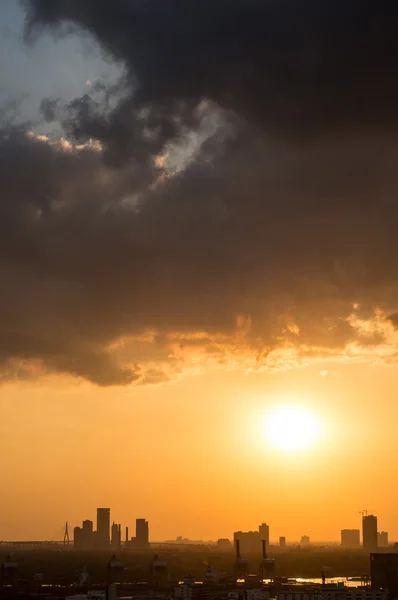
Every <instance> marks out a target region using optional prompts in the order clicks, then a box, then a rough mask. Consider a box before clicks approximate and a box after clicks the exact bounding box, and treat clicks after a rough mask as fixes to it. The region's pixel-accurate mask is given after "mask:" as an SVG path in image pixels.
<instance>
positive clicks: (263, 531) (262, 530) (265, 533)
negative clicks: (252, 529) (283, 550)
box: [258, 523, 269, 548]
mask: <svg viewBox="0 0 398 600" xmlns="http://www.w3.org/2000/svg"><path fill="white" fill-rule="evenodd" d="M258 532H259V534H260V539H261V540H265V543H266V545H267V548H268V546H269V525H267V523H261V525H260V526H259V528H258Z"/></svg>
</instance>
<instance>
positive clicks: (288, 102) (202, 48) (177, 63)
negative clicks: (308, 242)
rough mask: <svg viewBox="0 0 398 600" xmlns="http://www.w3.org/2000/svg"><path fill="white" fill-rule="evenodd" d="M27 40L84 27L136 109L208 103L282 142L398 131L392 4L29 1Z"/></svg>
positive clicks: (341, 0)
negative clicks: (123, 79)
mask: <svg viewBox="0 0 398 600" xmlns="http://www.w3.org/2000/svg"><path fill="white" fill-rule="evenodd" d="M25 5H26V6H27V7H28V31H32V30H33V31H34V30H35V27H36V28H37V27H40V26H62V25H63V26H65V25H70V24H73V25H76V26H79V27H81V28H83V29H84V30H87V31H88V32H90V33H91V34H92V35H93V36H94V37H95V38H96V39H97V40H98V41H99V42H100V44H101V45H102V47H103V48H104V49H106V50H107V51H108V52H109V53H110V54H111V55H112V56H113V57H114V58H115V59H116V60H118V61H121V62H123V63H124V64H125V65H126V67H127V69H128V71H129V73H130V80H131V83H132V84H133V85H135V86H136V87H137V88H138V94H137V99H136V101H137V102H143V103H148V102H149V103H151V105H156V106H158V105H159V104H163V103H166V105H167V103H171V104H172V105H173V104H174V103H175V102H176V100H180V101H188V100H190V101H192V100H193V101H198V100H199V99H200V98H203V97H205V98H210V99H212V100H213V101H215V102H217V103H220V104H221V105H223V106H228V107H230V108H232V109H234V110H236V111H238V112H241V113H242V114H243V115H245V116H246V117H251V118H254V119H256V121H257V122H258V123H259V124H262V125H264V126H266V127H267V128H268V129H271V130H272V131H274V132H279V133H282V132H283V133H284V134H288V135H291V134H292V133H296V134H297V133H299V134H303V135H311V134H316V133H318V132H319V131H323V130H325V129H330V128H333V127H336V126H339V127H350V128H351V127H358V128H363V127H366V126H381V125H383V126H386V127H388V128H390V127H391V125H392V124H394V126H395V125H396V121H397V110H396V106H397V100H398V83H397V78H396V67H397V58H398V40H397V35H396V32H397V29H398V8H397V5H396V3H395V2H394V1H393V0H349V1H347V0H325V1H324V2H319V1H318V0H302V1H296V0H190V1H189V2H186V1H185V0H131V1H129V0H114V1H113V2H110V1H109V0H26V2H25Z"/></svg>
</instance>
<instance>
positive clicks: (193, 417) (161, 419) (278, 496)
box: [0, 364, 398, 540]
mask: <svg viewBox="0 0 398 600" xmlns="http://www.w3.org/2000/svg"><path fill="white" fill-rule="evenodd" d="M324 367H325V366H321V368H320V367H319V365H317V366H316V367H310V368H307V369H295V370H291V371H287V372H280V373H274V374H271V375H265V374H252V375H243V374H242V373H238V372H229V373H224V372H223V371H213V372H211V373H209V374H207V375H203V376H197V377H187V378H184V379H181V380H179V381H177V382H175V383H172V384H167V385H161V386H147V387H142V388H135V389H125V388H122V389H121V388H108V389H99V388H96V387H94V386H91V385H89V384H81V385H78V384H76V383H71V382H69V381H67V380H61V379H59V380H57V379H56V378H53V379H52V380H47V381H46V382H45V383H44V382H43V381H42V382H41V383H37V384H33V385H32V384H18V385H16V384H10V385H7V386H6V387H4V388H3V390H2V396H1V398H2V399H1V424H0V427H1V454H2V457H3V460H2V482H3V489H6V490H7V494H3V495H2V497H1V500H0V531H1V538H2V539H29V538H30V539H31V538H35V539H37V538H39V539H44V538H52V539H54V538H55V537H57V536H58V537H60V536H61V529H62V525H63V524H64V522H65V521H66V520H68V521H69V523H70V526H71V527H73V526H74V525H76V524H78V523H79V521H81V520H82V519H85V518H91V519H95V508H96V507H97V506H110V507H111V509H112V518H114V519H115V520H116V521H117V522H121V523H122V525H123V526H124V525H129V526H130V531H131V534H132V535H133V534H134V531H133V524H134V519H135V518H136V517H142V516H144V517H146V518H148V519H149V522H150V533H151V539H152V540H160V539H171V538H173V539H174V538H175V537H176V536H177V535H183V536H186V537H190V538H194V539H197V538H202V539H216V538H218V537H223V536H227V537H231V535H232V532H233V531H234V530H237V529H243V530H245V529H253V528H256V527H257V526H258V524H259V523H260V522H261V521H263V520H265V521H266V522H268V523H269V524H270V527H271V538H272V539H274V540H275V539H277V537H278V536H279V535H286V536H287V538H288V540H294V539H296V540H297V539H299V537H300V536H301V535H303V534H309V535H310V536H311V538H312V539H314V540H337V539H338V538H339V532H340V529H341V528H346V527H347V528H351V527H352V528H354V527H359V524H360V515H359V514H358V511H359V510H361V509H364V508H367V509H368V510H369V511H371V512H373V513H374V514H377V515H378V517H379V529H380V530H381V529H383V530H387V531H389V533H390V538H391V539H393V538H396V537H397V536H398V523H397V519H396V516H395V507H396V505H397V499H398V486H397V484H395V483H394V482H395V479H396V478H395V470H394V469H395V464H394V460H393V459H392V457H394V456H395V455H396V452H397V449H398V448H397V446H398V442H397V441H396V435H395V423H396V418H397V416H398V407H397V405H396V403H395V402H394V396H393V392H392V391H391V390H393V389H394V385H395V382H396V379H397V376H398V368H397V367H386V366H374V367H369V366H364V365H356V366H354V365H344V366H342V367H340V366H339V365H338V364H335V365H334V367H333V371H334V372H333V373H332V374H330V373H329V374H328V375H327V376H322V375H321V371H322V370H323V368H324ZM286 401H289V402H298V403H300V404H302V405H305V406H306V407H308V408H309V409H311V410H313V411H314V412H315V413H316V414H317V416H318V418H319V419H320V421H321V422H322V423H323V427H324V434H323V437H322V439H321V440H320V441H319V442H318V443H317V444H316V446H315V447H314V448H313V450H312V451H305V452H302V453H297V454H295V453H282V452H280V451H277V450H273V449H270V448H269V446H268V445H267V443H266V440H265V439H264V436H261V434H260V433H259V432H260V429H259V427H258V420H259V417H261V416H262V415H263V414H264V413H265V411H266V409H267V407H269V406H270V405H273V404H275V403H276V404H277V403H283V402H286ZM376 408H377V410H376Z"/></svg>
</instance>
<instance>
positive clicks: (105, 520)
mask: <svg viewBox="0 0 398 600" xmlns="http://www.w3.org/2000/svg"><path fill="white" fill-rule="evenodd" d="M110 527H111V509H110V508H97V543H98V546H99V547H100V548H106V547H107V546H109V543H110V537H109V534H110Z"/></svg>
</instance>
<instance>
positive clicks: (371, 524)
mask: <svg viewBox="0 0 398 600" xmlns="http://www.w3.org/2000/svg"><path fill="white" fill-rule="evenodd" d="M362 546H363V548H364V550H367V551H368V552H372V551H373V550H376V549H377V517H375V516H374V515H364V516H363V517H362Z"/></svg>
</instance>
